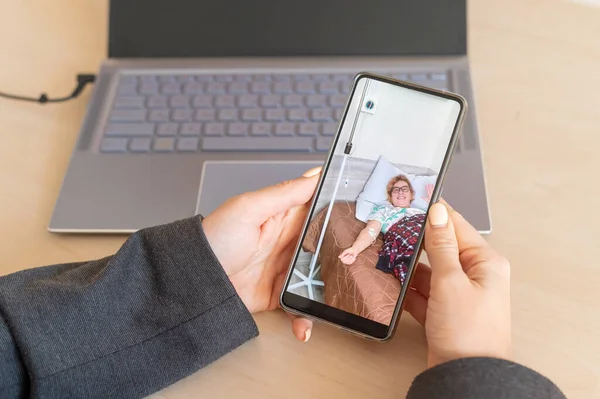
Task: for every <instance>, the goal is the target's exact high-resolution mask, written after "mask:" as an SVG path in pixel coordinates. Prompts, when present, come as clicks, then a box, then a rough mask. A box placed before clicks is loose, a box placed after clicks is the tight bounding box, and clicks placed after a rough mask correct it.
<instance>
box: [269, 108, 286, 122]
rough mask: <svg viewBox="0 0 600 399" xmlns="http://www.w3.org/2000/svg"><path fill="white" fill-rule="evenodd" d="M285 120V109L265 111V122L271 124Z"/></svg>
mask: <svg viewBox="0 0 600 399" xmlns="http://www.w3.org/2000/svg"><path fill="white" fill-rule="evenodd" d="M284 118H285V110H283V109H268V110H266V111H265V120H267V121H270V122H279V121H282V120H283V119H284Z"/></svg>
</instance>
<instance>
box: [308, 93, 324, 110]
mask: <svg viewBox="0 0 600 399" xmlns="http://www.w3.org/2000/svg"><path fill="white" fill-rule="evenodd" d="M326 103H327V97H326V96H324V95H322V94H318V95H315V96H310V97H307V98H306V105H307V106H308V107H309V108H321V107H324V106H325V105H326Z"/></svg>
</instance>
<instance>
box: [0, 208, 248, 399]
mask: <svg viewBox="0 0 600 399" xmlns="http://www.w3.org/2000/svg"><path fill="white" fill-rule="evenodd" d="M0 311H1V314H2V316H3V317H4V318H5V321H6V324H7V326H8V329H9V332H10V335H11V336H12V339H13V340H14V342H15V344H16V347H17V348H18V352H19V357H20V358H21V360H22V362H23V364H24V367H25V368H26V370H27V374H28V375H29V377H30V379H31V381H30V384H31V388H32V393H33V395H32V396H33V397H35V396H36V395H35V393H36V392H37V393H38V394H39V396H41V397H59V396H69V397H90V398H91V397H94V398H95V397H113V395H114V394H115V393H117V392H118V393H119V395H118V396H119V397H140V396H144V395H147V394H150V393H152V392H155V391H156V390H159V389H161V388H162V387H164V386H167V385H169V384H171V383H174V382H176V381H177V380H179V379H181V378H184V377H186V376H188V375H190V374H192V373H193V372H195V371H197V370H198V369H200V368H201V367H203V366H205V365H207V364H209V363H210V362H212V361H214V360H216V359H217V358H219V357H221V356H223V355H224V354H226V353H227V352H229V351H231V350H233V349H234V348H236V347H238V346H239V345H241V344H242V343H244V342H246V341H247V340H249V339H251V338H253V337H255V336H257V335H258V330H257V327H256V324H255V323H254V320H253V319H252V316H251V315H250V313H249V312H248V310H247V309H246V307H245V306H244V304H243V303H242V301H241V299H240V298H239V296H238V295H237V293H236V291H235V289H234V288H233V286H232V284H231V282H230V281H229V278H228V277H227V275H226V273H225V271H224V270H223V268H222V267H221V265H220V264H219V262H218V260H217V259H216V257H215V255H214V253H213V252H212V249H211V248H210V245H209V244H208V241H207V239H206V237H205V235H204V232H203V230H202V226H201V223H200V218H198V217H193V218H189V219H185V220H182V221H178V222H174V223H170V224H167V225H163V226H157V227H152V228H148V229H144V230H140V231H138V232H136V233H135V234H133V235H132V236H131V237H130V238H129V239H128V240H127V242H126V243H125V244H124V245H123V246H122V247H121V248H120V250H119V251H118V252H117V253H116V254H115V255H114V256H111V257H108V258H104V259H100V260H97V261H92V262H84V263H75V264H64V265H56V266H49V267H41V268H36V269H29V270H24V271H21V272H18V273H14V274H11V275H8V276H5V277H2V278H0ZM0 367H1V366H0ZM15 370H16V369H15Z"/></svg>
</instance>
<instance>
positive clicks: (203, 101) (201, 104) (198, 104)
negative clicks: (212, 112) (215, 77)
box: [192, 95, 213, 108]
mask: <svg viewBox="0 0 600 399" xmlns="http://www.w3.org/2000/svg"><path fill="white" fill-rule="evenodd" d="M192 106H193V107H194V108H212V106H213V97H212V96H207V95H199V96H194V98H193V99H192Z"/></svg>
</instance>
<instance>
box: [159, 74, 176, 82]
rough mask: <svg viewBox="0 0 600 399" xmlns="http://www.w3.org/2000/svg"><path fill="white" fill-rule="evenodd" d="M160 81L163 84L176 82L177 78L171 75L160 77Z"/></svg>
mask: <svg viewBox="0 0 600 399" xmlns="http://www.w3.org/2000/svg"><path fill="white" fill-rule="evenodd" d="M158 81H159V82H161V83H167V82H175V76H171V75H160V76H159V77H158Z"/></svg>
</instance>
